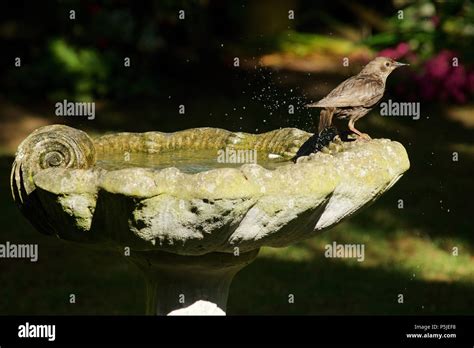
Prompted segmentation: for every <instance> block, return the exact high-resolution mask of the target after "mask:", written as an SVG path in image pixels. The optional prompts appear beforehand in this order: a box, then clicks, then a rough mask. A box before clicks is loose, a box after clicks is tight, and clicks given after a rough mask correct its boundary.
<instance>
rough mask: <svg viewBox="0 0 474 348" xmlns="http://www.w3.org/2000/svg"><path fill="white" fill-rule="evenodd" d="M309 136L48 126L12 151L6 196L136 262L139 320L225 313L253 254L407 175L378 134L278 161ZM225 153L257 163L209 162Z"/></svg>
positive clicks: (397, 149)
mask: <svg viewBox="0 0 474 348" xmlns="http://www.w3.org/2000/svg"><path fill="white" fill-rule="evenodd" d="M310 136H311V134H310V133H306V132H303V131H301V130H298V129H295V128H284V129H280V130H276V131H272V132H268V133H264V134H258V135H254V134H247V133H232V132H229V131H226V130H223V129H216V128H197V129H190V130H185V131H180V132H175V133H161V132H147V133H117V134H111V135H104V136H101V137H98V138H95V139H91V138H90V137H89V136H88V135H87V134H86V133H84V132H82V131H80V130H77V129H74V128H70V127H67V126H63V125H53V126H47V127H43V128H40V129H38V130H36V131H35V132H33V133H32V134H31V135H30V136H28V137H27V138H26V139H25V140H24V141H23V142H22V143H21V144H20V146H19V148H18V151H17V154H16V158H15V162H14V164H13V168H12V175H11V186H12V194H13V197H14V200H15V201H16V203H17V204H18V206H19V208H20V209H21V211H22V212H23V214H24V215H25V216H26V217H27V218H28V219H29V221H30V222H31V223H32V224H33V225H34V226H35V228H36V229H37V230H38V231H40V232H42V233H45V234H49V235H55V236H58V237H59V238H61V239H64V240H68V241H73V242H79V243H84V244H89V245H95V246H96V247H98V248H103V249H105V248H110V249H113V250H117V251H118V252H120V253H121V254H122V255H124V257H127V258H128V259H129V260H130V261H132V262H133V263H134V264H136V265H137V266H138V267H139V268H140V269H141V270H142V271H143V273H144V275H145V279H146V288H147V306H146V311H147V314H170V313H171V314H225V310H226V302H227V296H228V290H229V286H230V283H231V281H232V278H233V277H234V275H235V274H236V273H237V272H238V271H239V270H240V269H242V268H243V267H245V266H246V265H248V264H249V263H250V262H252V260H254V259H255V257H256V256H257V253H258V251H259V248H260V247H262V246H271V247H284V246H287V245H289V244H291V243H293V242H297V241H300V240H303V239H306V238H310V237H313V236H315V235H317V234H318V233H320V232H322V231H324V230H326V229H328V228H331V227H332V226H333V225H335V224H336V223H338V222H339V221H341V220H342V219H344V218H345V217H348V216H350V215H351V214H353V213H354V212H356V211H357V210H359V209H361V208H362V207H363V206H365V205H367V204H369V203H371V202H372V201H374V200H375V199H376V198H377V197H378V196H380V195H381V194H382V193H383V192H385V191H386V190H387V189H389V188H390V187H391V186H392V185H393V184H394V183H395V182H396V181H397V180H398V179H399V178H400V177H401V176H402V174H403V173H404V172H405V171H406V170H407V169H408V168H409V161H408V157H407V154H406V151H405V149H404V147H403V146H402V145H401V144H399V143H397V142H392V141H390V140H386V139H378V140H372V141H370V142H362V141H355V142H350V143H334V144H331V145H330V146H329V147H328V148H326V149H325V152H324V153H323V152H320V153H317V154H312V155H310V156H307V157H302V158H300V159H298V161H297V163H292V162H289V161H285V159H289V158H291V157H292V156H293V155H294V154H295V153H296V151H297V150H298V148H299V146H300V145H301V144H302V143H303V142H304V141H306V140H307V139H308V138H309V137H310ZM225 148H227V149H234V150H238V149H255V150H256V151H257V153H258V155H259V158H262V159H263V162H262V163H261V164H262V165H260V164H242V165H235V164H219V165H217V152H218V151H219V150H222V149H225ZM183 151H184V152H183ZM269 153H272V154H278V155H280V156H281V157H280V159H278V160H273V161H272V160H268V159H267V158H268V154H269ZM199 156H201V157H199Z"/></svg>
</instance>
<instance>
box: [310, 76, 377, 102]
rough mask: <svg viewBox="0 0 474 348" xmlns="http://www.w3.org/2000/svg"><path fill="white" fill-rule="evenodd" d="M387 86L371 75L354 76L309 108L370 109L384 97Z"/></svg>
mask: <svg viewBox="0 0 474 348" xmlns="http://www.w3.org/2000/svg"><path fill="white" fill-rule="evenodd" d="M384 90H385V84H384V82H383V81H382V80H381V79H378V78H374V77H372V76H370V75H356V76H353V77H351V78H349V79H347V80H345V81H344V82H342V83H341V84H340V85H338V86H337V87H336V88H334V89H333V90H332V91H331V92H330V93H329V94H328V95H327V96H326V97H325V98H323V99H321V100H320V101H318V102H316V103H312V104H308V105H306V106H307V107H319V108H328V107H336V108H337V107H347V106H364V107H369V106H372V105H374V104H375V103H377V102H378V101H379V100H380V98H382V96H383V92H384Z"/></svg>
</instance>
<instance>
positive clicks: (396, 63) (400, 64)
mask: <svg viewBox="0 0 474 348" xmlns="http://www.w3.org/2000/svg"><path fill="white" fill-rule="evenodd" d="M404 65H410V64H407V63H400V62H395V66H396V67H399V66H404Z"/></svg>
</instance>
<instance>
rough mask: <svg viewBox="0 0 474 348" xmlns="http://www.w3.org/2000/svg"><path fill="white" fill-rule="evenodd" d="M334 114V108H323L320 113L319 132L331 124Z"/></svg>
mask: <svg viewBox="0 0 474 348" xmlns="http://www.w3.org/2000/svg"><path fill="white" fill-rule="evenodd" d="M333 114H334V108H327V109H322V110H321V112H320V113H319V126H318V132H319V133H320V134H321V132H322V131H323V130H325V129H326V128H328V127H329V126H331V124H332V115H333Z"/></svg>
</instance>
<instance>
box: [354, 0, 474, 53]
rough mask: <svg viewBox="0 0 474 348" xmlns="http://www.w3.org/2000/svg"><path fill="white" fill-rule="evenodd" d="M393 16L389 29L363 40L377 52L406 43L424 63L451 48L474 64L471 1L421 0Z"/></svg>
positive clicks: (473, 12) (473, 8)
mask: <svg viewBox="0 0 474 348" xmlns="http://www.w3.org/2000/svg"><path fill="white" fill-rule="evenodd" d="M400 5H401V6H400V7H399V9H397V11H396V12H395V13H394V14H393V16H391V17H390V18H389V19H388V21H387V23H388V27H387V30H386V31H384V32H381V33H378V34H375V35H373V36H370V37H368V38H366V39H365V40H363V42H364V43H365V44H367V45H369V46H371V47H373V48H375V49H383V48H386V47H391V46H394V45H397V44H398V43H400V42H407V43H409V45H410V48H411V49H412V50H413V51H415V52H416V53H417V54H418V55H419V56H420V58H421V60H427V59H429V58H430V57H432V56H433V55H434V54H436V53H437V52H439V51H440V50H443V49H451V50H454V51H456V52H459V53H461V54H462V57H463V58H465V59H466V60H467V61H472V59H473V58H474V57H473V54H474V53H473V50H472V46H473V44H474V6H473V3H472V2H471V1H470V0H453V1H430V0H422V1H415V2H409V3H408V4H404V3H403V2H402V3H401V4H400Z"/></svg>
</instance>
